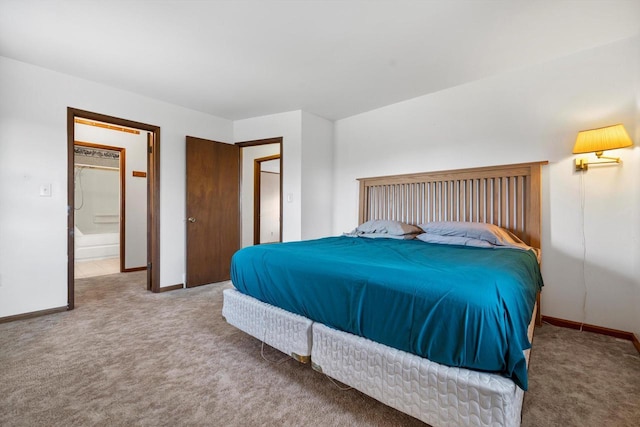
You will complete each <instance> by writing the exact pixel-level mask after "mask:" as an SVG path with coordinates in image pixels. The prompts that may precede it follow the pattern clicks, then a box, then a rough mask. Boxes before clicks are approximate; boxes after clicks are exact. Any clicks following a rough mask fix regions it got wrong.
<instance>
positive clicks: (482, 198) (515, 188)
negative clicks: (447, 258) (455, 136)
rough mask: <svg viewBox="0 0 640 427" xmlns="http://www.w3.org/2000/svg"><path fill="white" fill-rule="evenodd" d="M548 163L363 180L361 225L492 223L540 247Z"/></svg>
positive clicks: (360, 211)
mask: <svg viewBox="0 0 640 427" xmlns="http://www.w3.org/2000/svg"><path fill="white" fill-rule="evenodd" d="M547 163H548V162H546V161H545V162H535V163H520V164H514V165H504V166H490V167H482V168H472V169H457V170H449V171H439V172H424V173H413V174H406V175H393V176H383V177H374V178H359V179H358V181H360V209H359V217H358V222H359V224H362V223H363V222H365V221H368V220H371V219H391V220H397V221H403V222H406V223H409V224H421V223H426V222H432V221H475V222H486V223H491V224H496V225H498V226H500V227H503V228H506V229H507V230H510V231H511V232H512V233H514V234H515V235H516V236H518V237H519V238H521V239H522V240H523V241H524V242H526V243H528V244H529V245H531V246H534V247H536V248H539V247H540V223H541V210H540V170H541V168H542V166H543V165H545V164H547Z"/></svg>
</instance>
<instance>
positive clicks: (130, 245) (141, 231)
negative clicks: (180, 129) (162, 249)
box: [75, 123, 162, 273]
mask: <svg viewBox="0 0 640 427" xmlns="http://www.w3.org/2000/svg"><path fill="white" fill-rule="evenodd" d="M160 133H161V134H162V130H160ZM75 138H76V141H81V142H90V143H93V144H102V145H108V146H111V147H121V148H124V149H125V171H124V177H125V264H124V266H125V268H136V267H145V266H146V265H147V179H146V178H142V177H136V176H133V171H141V172H147V132H145V131H140V133H139V134H135V133H128V132H122V131H118V130H113V129H106V128H102V127H98V126H90V125H86V124H83V123H76V124H75ZM160 144H162V137H161V138H160ZM160 156H161V158H162V148H161V153H160ZM160 175H162V171H160ZM119 188H120V186H119V184H118V189H119ZM76 207H77V206H76ZM116 212H117V213H119V210H116ZM160 220H161V221H162V216H161V217H160ZM76 223H77V221H76ZM79 228H80V229H81V230H82V228H81V227H79ZM160 241H161V242H162V239H160ZM161 273H162V272H161Z"/></svg>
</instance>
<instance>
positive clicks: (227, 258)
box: [186, 136, 240, 287]
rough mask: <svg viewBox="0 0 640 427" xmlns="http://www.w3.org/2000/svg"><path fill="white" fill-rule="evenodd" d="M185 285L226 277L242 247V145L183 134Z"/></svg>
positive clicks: (197, 284)
mask: <svg viewBox="0 0 640 427" xmlns="http://www.w3.org/2000/svg"><path fill="white" fill-rule="evenodd" d="M186 161H187V221H186V224H187V277H186V286H187V287H194V286H199V285H204V284H207V283H214V282H221V281H223V280H229V274H230V265H231V256H232V255H233V254H234V253H235V251H237V250H238V249H239V248H240V148H239V147H237V146H235V145H231V144H225V143H222V142H216V141H209V140H206V139H200V138H194V137H190V136H188V137H187V155H186Z"/></svg>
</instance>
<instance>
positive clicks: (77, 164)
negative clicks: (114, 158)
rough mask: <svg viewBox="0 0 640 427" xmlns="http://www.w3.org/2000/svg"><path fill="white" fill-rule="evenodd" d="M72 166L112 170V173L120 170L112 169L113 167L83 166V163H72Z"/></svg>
mask: <svg viewBox="0 0 640 427" xmlns="http://www.w3.org/2000/svg"><path fill="white" fill-rule="evenodd" d="M73 166H74V167H80V168H91V169H105V170H112V171H117V170H120V168H116V167H113V166H99V165H87V164H84V163H74V164H73Z"/></svg>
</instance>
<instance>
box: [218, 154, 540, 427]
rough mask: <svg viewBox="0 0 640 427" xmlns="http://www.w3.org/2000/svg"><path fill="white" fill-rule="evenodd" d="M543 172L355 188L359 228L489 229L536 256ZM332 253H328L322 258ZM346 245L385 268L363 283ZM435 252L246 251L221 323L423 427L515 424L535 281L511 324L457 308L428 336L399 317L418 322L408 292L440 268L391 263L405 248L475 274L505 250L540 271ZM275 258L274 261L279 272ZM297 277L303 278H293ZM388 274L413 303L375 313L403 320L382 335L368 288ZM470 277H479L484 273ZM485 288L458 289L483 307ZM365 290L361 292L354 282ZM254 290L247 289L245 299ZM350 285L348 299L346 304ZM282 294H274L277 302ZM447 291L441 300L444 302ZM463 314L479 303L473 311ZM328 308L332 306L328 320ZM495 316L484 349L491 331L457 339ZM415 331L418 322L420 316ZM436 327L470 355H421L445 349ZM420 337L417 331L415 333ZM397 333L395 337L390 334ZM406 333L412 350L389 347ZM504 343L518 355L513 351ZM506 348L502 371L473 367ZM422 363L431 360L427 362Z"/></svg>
mask: <svg viewBox="0 0 640 427" xmlns="http://www.w3.org/2000/svg"><path fill="white" fill-rule="evenodd" d="M543 164H544V163H528V164H518V165H507V166H499V167H489V168H475V169H464V170H456V171H443V172H431V173H423V174H409V175H399V176H391V177H376V178H365V179H360V180H359V181H360V198H359V200H360V208H359V223H360V224H367V223H368V222H369V221H370V220H374V219H375V220H387V221H401V222H403V223H407V224H438V223H440V222H443V221H444V222H456V223H460V222H462V223H487V224H495V225H497V226H500V227H502V228H504V229H506V230H508V231H510V232H511V233H513V235H515V236H517V237H518V238H520V239H522V241H524V242H526V243H528V244H530V245H531V246H534V247H539V242H540V240H539V239H540V169H541V166H542V165H543ZM329 244H330V245H333V246H329V249H326V248H325V249H322V247H324V246H326V245H329ZM309 245H310V246H311V247H309ZM352 246H357V247H358V249H357V251H356V252H357V253H363V251H364V253H365V255H364V258H372V259H375V257H376V254H377V253H383V254H390V253H391V254H395V255H394V256H389V255H385V256H384V257H382V258H384V259H385V260H388V261H389V262H388V263H387V261H385V262H384V263H382V262H380V263H379V264H385V265H380V266H379V268H378V269H376V268H377V267H376V266H375V265H374V266H371V265H368V266H367V267H366V269H367V271H368V273H367V274H368V276H367V277H366V278H364V279H363V278H362V276H361V273H358V272H357V271H356V270H357V269H356V268H355V266H356V265H359V264H362V263H363V262H364V261H363V260H362V259H358V258H357V257H356V258H353V259H352V258H351V255H350V253H352V252H349V251H351V250H352V249H350V247H352ZM440 246H441V245H432V244H427V243H423V242H419V241H415V240H412V241H403V242H400V241H392V240H391V239H364V238H352V237H334V238H328V239H320V240H318V241H311V242H300V243H287V244H281V245H278V246H273V247H271V248H267V247H262V248H261V247H255V248H254V249H248V250H246V251H245V250H243V251H240V252H239V253H237V254H236V255H235V256H234V265H233V266H232V279H233V281H234V286H235V287H236V289H239V290H241V291H243V292H239V291H238V290H236V289H228V290H225V292H224V305H223V315H224V317H225V318H226V319H227V321H228V322H229V323H230V324H232V325H234V326H236V327H238V328H239V329H241V330H243V331H245V332H247V333H249V334H251V335H253V336H254V337H256V338H258V339H260V340H262V341H263V342H265V343H267V344H269V345H271V346H273V347H275V348H277V349H279V350H280V351H282V352H284V353H286V354H290V355H291V356H292V357H294V358H296V359H297V360H299V361H301V362H309V361H311V364H312V366H313V368H314V369H316V370H318V371H320V372H323V373H325V374H326V375H328V376H330V377H333V378H335V379H337V380H339V381H341V382H343V383H345V384H347V385H350V386H352V387H354V388H356V389H358V390H360V391H362V392H364V393H365V394H368V395H370V396H372V397H374V398H376V399H378V400H380V401H381V402H383V403H385V404H387V405H389V406H392V407H394V408H396V409H399V410H400V411H403V412H405V413H408V414H410V415H412V416H414V417H416V418H418V419H420V420H422V421H424V422H427V423H429V424H431V425H434V426H440V425H519V422H520V413H521V408H522V400H523V395H524V392H523V388H525V389H526V366H527V363H528V354H529V350H528V348H529V342H530V341H531V339H532V333H533V324H534V320H535V316H534V314H535V313H538V316H539V310H535V309H534V306H536V305H537V306H538V307H539V293H537V292H536V291H537V290H539V285H540V284H541V283H540V284H536V286H531V287H529V289H528V290H527V294H528V297H527V298H526V300H527V301H528V302H527V303H526V304H521V303H520V302H519V300H518V297H515V296H514V297H513V298H514V303H515V304H516V305H522V306H523V311H522V312H519V313H518V314H517V315H513V313H515V312H512V313H511V314H508V315H507V316H506V317H505V314H504V313H503V312H500V313H499V314H497V315H496V314H495V313H493V312H483V313H484V314H481V315H480V316H479V317H478V316H476V315H475V314H474V312H473V311H470V310H469V309H465V310H467V311H463V312H461V313H463V314H461V315H456V316H451V315H449V318H448V320H447V322H442V321H439V322H438V321H436V322H432V323H431V324H430V326H429V327H428V328H426V329H420V328H418V329H415V328H413V329H412V326H411V322H409V323H407V321H406V319H407V317H416V316H407V315H406V313H408V312H411V313H414V314H415V313H416V312H419V310H416V309H415V307H422V302H421V301H420V300H416V299H415V295H413V294H415V293H416V289H419V288H418V287H415V286H413V287H412V286H409V285H411V284H412V283H415V282H416V281H418V280H419V278H420V274H421V272H422V271H423V270H424V269H428V268H432V269H433V268H435V269H436V271H439V270H438V269H439V268H440V267H439V265H422V264H420V263H418V264H420V265H414V266H413V267H411V268H409V269H406V268H405V269H404V270H402V268H404V267H401V269H400V270H395V268H396V265H395V264H394V262H395V260H394V259H393V258H394V257H395V258H398V260H402V259H404V258H406V257H407V256H406V254H404V253H403V252H402V251H403V250H405V249H406V248H410V249H408V250H410V251H423V250H427V248H428V252H429V254H427V255H426V256H425V257H423V258H421V259H436V258H438V257H440V259H441V261H443V262H444V260H450V259H454V258H455V259H458V258H464V257H465V256H466V257H467V261H465V262H469V261H470V260H480V261H478V263H479V264H483V263H486V262H489V261H487V260H486V259H483V257H484V256H485V254H487V256H488V254H489V252H491V253H492V254H491V256H490V258H491V257H493V255H494V254H493V253H495V252H502V254H500V258H502V257H503V254H505V253H515V252H520V253H519V254H517V255H514V256H516V257H520V256H524V257H525V258H526V257H527V256H528V257H529V260H528V261H527V262H529V264H535V266H536V268H537V263H536V262H535V261H532V260H531V254H530V253H528V252H526V253H527V254H528V255H526V254H525V251H513V250H511V251H493V250H491V249H478V248H468V247H447V248H441V247H440ZM363 247H364V249H363ZM285 248H291V249H292V251H291V252H289V253H286V252H281V251H282V250H284V249H285ZM318 248H320V249H318ZM318 250H319V251H320V252H318ZM323 250H324V252H322V251H323ZM314 251H315V252H314ZM380 251H383V252H380ZM456 251H457V253H460V251H462V252H463V254H462V255H456V254H454V252H456ZM252 252H254V254H253V257H254V258H255V259H258V260H260V262H258V263H257V264H260V265H256V266H252V267H249V268H245V267H246V266H247V264H248V263H250V262H251V261H248V260H244V259H243V257H244V255H247V256H248V255H250V254H251V253H252ZM319 253H320V254H321V253H325V254H326V253H334V254H336V255H337V257H338V258H339V259H341V260H342V262H343V263H342V264H331V263H334V262H335V260H333V261H331V263H329V261H328V260H325V259H324V258H323V256H319V255H318V254H319ZM465 254H466V255H465ZM296 257H297V258H296ZM382 258H380V259H382ZM296 259H297V261H296ZM278 260H280V261H281V262H280V263H278ZM282 260H284V262H282ZM491 262H492V261H491ZM499 263H502V261H499ZM303 264H307V265H313V266H315V267H316V269H315V270H313V271H305V270H304V269H302V265H303ZM387 264H388V265H387ZM427 264H429V263H427ZM239 266H243V268H240V267H239ZM350 266H352V267H350ZM299 267H300V269H302V270H300V271H299V272H297V273H296V270H298V269H299ZM476 267H477V266H476ZM461 268H462V270H463V271H464V272H465V274H468V276H464V275H463V277H470V276H471V275H472V274H471V273H470V272H472V271H475V270H474V268H475V267H473V268H471V267H468V266H467V267H460V266H457V267H455V268H454V270H455V271H458V272H459V271H460V269H461ZM385 271H386V272H387V273H385ZM505 271H506V272H507V273H508V274H507V275H509V276H510V275H511V273H510V272H509V270H508V269H507V270H505ZM340 272H342V273H340ZM328 273H331V274H328ZM336 274H338V275H336ZM340 274H342V275H340ZM385 274H386V276H385ZM527 274H529V273H527ZM538 274H539V270H538ZM260 276H261V277H260ZM321 276H327V277H321ZM392 276H399V277H401V278H402V280H400V281H399V285H398V286H400V287H401V288H407V286H409V289H408V290H407V289H405V290H406V291H407V292H405V294H411V298H408V299H407V298H405V299H404V300H402V298H400V300H392V299H388V301H389V304H390V306H388V308H389V309H387V310H382V309H380V308H378V311H380V312H383V313H387V314H388V313H400V315H399V316H395V317H394V316H386V317H383V319H382V321H377V322H378V324H386V325H387V326H388V328H387V329H384V328H378V329H379V330H378V329H376V327H375V323H376V322H372V321H368V319H370V318H371V317H372V316H373V311H375V310H376V307H378V306H380V301H381V300H382V301H384V300H385V298H386V297H385V295H386V294H385V293H384V292H386V291H385V290H380V289H379V288H378V287H376V286H375V285H376V283H374V282H375V280H374V279H376V280H378V279H379V281H382V282H387V281H391V279H392ZM439 276H440V275H438V277H439ZM476 276H477V277H480V278H482V277H483V274H482V273H480V274H476ZM321 279H322V280H321ZM448 280H449V279H448ZM451 280H452V281H454V282H456V283H459V285H456V286H458V287H465V286H463V285H465V282H466V280H463V279H462V278H458V279H456V277H455V275H454V277H453V278H451V279H450V281H451ZM501 280H502V279H501ZM509 280H511V278H509ZM493 281H494V279H492V278H491V279H489V280H485V282H488V283H482V280H481V281H480V282H479V284H473V286H466V288H468V289H467V290H469V289H471V291H472V295H474V296H473V297H471V299H470V300H471V301H476V300H482V299H483V297H482V295H483V292H484V293H492V292H494V291H493V290H492V289H493V288H492V283H493ZM285 283H288V288H287V287H286V286H285V287H284V288H283V290H281V291H276V288H277V287H276V285H278V284H285ZM362 283H366V284H367V285H366V286H360V287H359V286H358V284H362ZM247 284H249V285H247ZM251 284H253V285H254V286H253V289H251V287H252V286H250V285H251ZM350 286H351V287H352V288H353V289H356V291H353V292H351V294H349V289H350ZM509 286H511V285H508V286H507V287H506V288H505V289H509ZM325 288H326V289H325ZM363 288H373V289H374V291H373V292H370V294H373V295H374V296H373V297H371V296H368V295H365V293H363V292H361V290H362V289H363ZM322 289H325V290H324V291H323V290H322ZM532 289H533V291H532ZM307 290H309V291H307ZM323 292H324V293H323ZM473 292H475V294H473ZM531 292H533V293H531ZM278 293H280V294H281V295H279V296H278V295H276V294H278ZM305 293H309V294H310V295H307V296H306V297H305V298H306V299H304V298H303V296H301V294H305ZM376 293H377V294H376ZM449 293H450V291H447V295H448V294H449ZM248 294H251V295H252V296H250V295H248ZM376 298H377V300H376ZM500 298H501V301H502V300H504V299H505V298H504V294H503V295H502V296H501V297H500ZM536 298H537V304H536ZM506 299H508V298H506ZM346 300H353V301H355V305H356V308H355V309H353V308H349V307H342V306H343V305H344V304H343V301H346ZM310 301H317V302H319V304H318V306H317V307H316V306H315V305H313V304H311V303H310ZM323 301H324V302H323ZM398 301H399V302H398ZM317 302H314V304H317ZM358 304H360V306H358ZM467 305H468V306H473V305H476V304H475V302H474V303H473V304H469V303H467ZM278 306H279V307H278ZM329 307H331V309H329ZM335 307H339V308H338V309H337V310H336V309H335ZM444 309H445V311H444V312H443V311H440V312H439V313H430V314H428V315H427V317H429V316H431V318H432V319H433V318H436V319H441V318H442V317H443V316H444V315H446V314H443V313H447V312H454V311H455V308H452V307H449V306H446V305H445V306H444ZM451 310H454V311H451ZM483 310H484V309H483ZM330 311H334V312H335V311H337V312H342V314H343V319H342V320H341V321H336V320H335V319H333V318H332V317H331V316H334V314H331V313H328V312H330ZM464 313H466V314H464ZM487 313H489V314H487ZM523 313H524V314H523ZM434 316H435V317H434ZM464 316H467V317H466V318H465V319H463V320H464V321H462V322H458V323H456V319H458V320H460V318H461V317H464ZM492 316H493V317H496V316H497V317H500V319H505V318H506V319H510V320H509V321H502V320H500V321H498V324H499V327H501V326H500V325H502V327H503V329H508V331H506V332H505V331H502V332H504V333H506V335H504V336H501V337H499V338H498V340H497V341H496V342H491V340H489V339H487V337H490V336H492V335H493V332H490V333H488V332H486V331H489V330H490V329H489V327H490V325H488V324H486V325H485V324H482V326H480V327H476V329H479V330H481V331H485V332H484V336H482V337H481V338H478V339H476V341H473V340H472V341H469V340H468V339H467V338H465V337H466V335H467V332H465V330H463V329H460V328H459V327H458V326H459V323H464V324H467V326H469V325H471V327H472V328H473V325H476V324H479V323H477V322H476V320H474V319H479V318H484V317H488V318H491V317H492ZM338 317H340V316H338ZM418 317H419V316H418ZM511 317H514V318H516V319H511ZM420 321H421V322H423V323H424V318H422V320H420ZM341 322H342V323H341ZM478 322H479V321H478ZM493 322H494V323H495V321H493ZM426 323H428V322H426ZM489 323H491V322H489ZM443 324H444V325H445V326H444V327H442V325H443ZM438 325H440V329H447V330H449V333H450V336H456V335H458V336H462V337H461V338H462V339H461V340H459V341H455V340H453V341H452V342H451V343H450V344H451V345H452V346H453V347H456V346H457V347H462V348H468V349H469V348H470V349H471V351H467V353H468V356H469V357H466V359H465V357H462V358H460V357H458V356H456V357H454V358H452V359H447V357H446V356H445V357H444V358H443V357H442V355H441V354H438V351H435V353H434V352H433V351H432V352H431V353H429V352H428V351H426V352H425V351H422V350H424V349H427V350H429V349H431V350H433V349H434V348H435V349H436V350H439V348H440V347H443V346H444V344H443V342H444V341H447V340H449V341H451V339H449V338H447V337H446V335H437V333H438V332H437V331H435V329H433V328H434V327H435V328H438ZM505 325H506V327H505ZM417 330H418V332H420V333H416V331H417ZM390 331H391V332H390ZM393 331H398V333H396V334H394V333H393ZM402 331H404V332H406V333H405V334H404V335H406V336H407V337H412V338H413V339H414V341H413V342H408V343H407V342H406V341H405V342H404V344H403V342H402V341H401V340H400V341H397V342H396V338H398V340H399V336H401V335H403V333H401V332H402ZM395 335H397V336H398V337H396V336H395ZM505 337H506V338H507V339H505ZM434 340H435V341H434ZM512 341H513V343H515V347H512V346H511V345H512ZM434 343H435V344H437V345H434ZM482 345H485V347H484V349H483V350H477V349H479V348H480V347H482ZM505 345H508V346H510V347H509V348H507V349H506V352H505V349H504V348H503V349H501V350H500V351H501V353H502V354H506V355H507V356H508V357H507V359H505V360H502V361H500V363H502V365H500V366H497V367H496V366H491V364H489V365H486V364H485V365H483V364H478V365H475V364H474V363H475V362H474V359H482V358H483V357H484V356H483V355H485V354H487V353H492V351H493V349H494V348H498V347H504V346H505ZM421 349H422V350H421ZM427 355H428V357H430V358H431V359H436V361H434V360H430V359H429V358H427V357H424V356H427ZM462 359H465V360H462ZM439 362H440V363H439ZM506 367H508V368H506ZM486 371H489V372H486Z"/></svg>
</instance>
